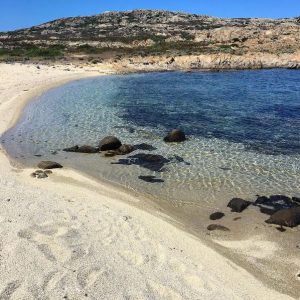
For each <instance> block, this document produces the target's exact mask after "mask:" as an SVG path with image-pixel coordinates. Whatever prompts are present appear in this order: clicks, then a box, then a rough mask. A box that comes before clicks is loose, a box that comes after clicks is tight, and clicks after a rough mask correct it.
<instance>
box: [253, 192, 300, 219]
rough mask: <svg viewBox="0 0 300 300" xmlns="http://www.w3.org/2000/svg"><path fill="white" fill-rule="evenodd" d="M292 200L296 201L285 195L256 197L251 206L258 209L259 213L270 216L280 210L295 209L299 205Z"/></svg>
mask: <svg viewBox="0 0 300 300" xmlns="http://www.w3.org/2000/svg"><path fill="white" fill-rule="evenodd" d="M294 199H295V200H297V198H295V197H293V198H290V197H288V196H285V195H271V196H270V197H267V196H258V197H257V199H256V201H255V202H254V204H253V205H255V206H257V207H259V209H260V212H261V213H264V214H268V215H272V214H274V213H275V212H276V211H279V210H281V209H285V208H293V207H297V206H298V205H299V203H298V202H297V201H295V200H294Z"/></svg>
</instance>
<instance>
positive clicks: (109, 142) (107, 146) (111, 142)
mask: <svg viewBox="0 0 300 300" xmlns="http://www.w3.org/2000/svg"><path fill="white" fill-rule="evenodd" d="M121 146H122V143H121V142H120V140H119V139H118V138H116V137H115V136H107V137H105V138H104V139H102V140H101V141H100V143H99V149H100V151H108V150H117V149H118V148H120V147H121Z"/></svg>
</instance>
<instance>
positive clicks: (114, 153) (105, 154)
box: [104, 151, 117, 157]
mask: <svg viewBox="0 0 300 300" xmlns="http://www.w3.org/2000/svg"><path fill="white" fill-rule="evenodd" d="M116 155H117V154H116V151H107V152H105V153H104V156H105V157H114V156H116Z"/></svg>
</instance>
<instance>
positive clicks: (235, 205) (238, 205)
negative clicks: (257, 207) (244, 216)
mask: <svg viewBox="0 0 300 300" xmlns="http://www.w3.org/2000/svg"><path fill="white" fill-rule="evenodd" d="M250 204H251V202H250V201H246V200H243V199H241V198H233V199H231V200H230V201H229V203H228V205H227V207H230V208H231V211H232V212H238V213H240V212H242V211H243V210H245V209H246V208H247V207H248V206H249V205H250Z"/></svg>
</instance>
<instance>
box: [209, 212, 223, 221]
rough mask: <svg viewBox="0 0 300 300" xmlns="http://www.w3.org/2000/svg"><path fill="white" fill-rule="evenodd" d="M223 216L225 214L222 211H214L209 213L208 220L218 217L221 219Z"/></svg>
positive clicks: (217, 218)
mask: <svg viewBox="0 0 300 300" xmlns="http://www.w3.org/2000/svg"><path fill="white" fill-rule="evenodd" d="M224 216H225V214H224V213H222V212H215V213H213V214H211V215H210V216H209V218H210V220H219V219H222V218H223V217H224Z"/></svg>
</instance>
